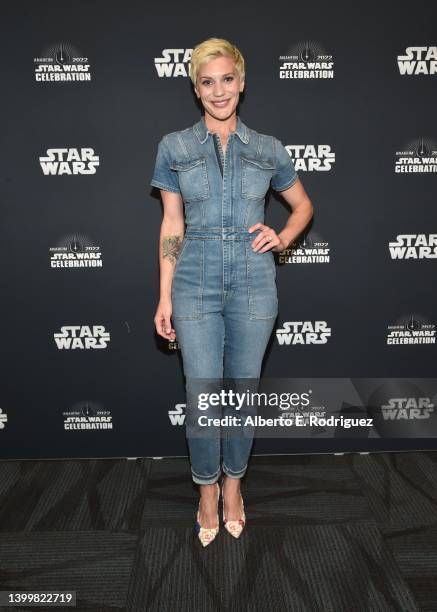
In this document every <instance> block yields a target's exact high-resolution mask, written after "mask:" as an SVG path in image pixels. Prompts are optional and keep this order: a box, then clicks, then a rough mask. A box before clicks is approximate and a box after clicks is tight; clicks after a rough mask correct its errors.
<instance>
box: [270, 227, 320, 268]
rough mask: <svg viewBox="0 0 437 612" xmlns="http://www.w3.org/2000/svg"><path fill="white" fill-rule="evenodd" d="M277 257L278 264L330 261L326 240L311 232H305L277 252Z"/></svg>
mask: <svg viewBox="0 0 437 612" xmlns="http://www.w3.org/2000/svg"><path fill="white" fill-rule="evenodd" d="M277 258H278V263H279V264H322V263H330V260H331V253H330V247H329V244H328V242H324V241H323V240H322V239H321V238H319V237H318V236H317V235H316V234H315V233H313V232H307V233H303V234H301V235H300V236H299V238H298V239H297V240H296V241H295V242H293V243H292V244H291V245H290V246H289V247H288V248H287V249H284V250H283V251H281V252H280V253H278V257H277Z"/></svg>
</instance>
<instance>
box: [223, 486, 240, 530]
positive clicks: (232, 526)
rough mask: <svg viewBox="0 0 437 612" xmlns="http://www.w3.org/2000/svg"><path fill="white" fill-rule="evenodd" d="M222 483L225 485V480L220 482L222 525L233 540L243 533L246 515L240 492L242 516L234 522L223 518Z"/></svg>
mask: <svg viewBox="0 0 437 612" xmlns="http://www.w3.org/2000/svg"><path fill="white" fill-rule="evenodd" d="M224 483H225V480H224V478H223V480H222V500H223V524H224V526H225V529H226V530H227V531H228V532H229V533H230V534H231V536H233V537H234V538H239V537H240V535H241V532H242V531H243V529H244V526H245V524H246V515H245V513H244V502H243V497H242V495H241V492H240V497H241V504H242V506H243V516H242V517H241V518H239V519H236V520H234V521H228V519H227V518H225V497H224Z"/></svg>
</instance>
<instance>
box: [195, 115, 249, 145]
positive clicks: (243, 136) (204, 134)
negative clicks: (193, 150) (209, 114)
mask: <svg viewBox="0 0 437 612" xmlns="http://www.w3.org/2000/svg"><path fill="white" fill-rule="evenodd" d="M193 129H194V131H195V133H196V136H197V138H198V139H199V142H200V144H203V143H204V142H205V140H206V139H207V138H208V134H212V132H210V131H209V130H208V128H207V127H206V123H205V116H204V115H202V117H201V118H200V120H199V121H198V122H197V123H195V124H194V126H193ZM235 134H238V136H239V137H240V140H241V141H242V142H244V144H247V143H248V142H249V130H248V129H247V126H246V125H244V123H243V122H242V121H241V119H240V117H239V116H238V115H237V129H236V130H235Z"/></svg>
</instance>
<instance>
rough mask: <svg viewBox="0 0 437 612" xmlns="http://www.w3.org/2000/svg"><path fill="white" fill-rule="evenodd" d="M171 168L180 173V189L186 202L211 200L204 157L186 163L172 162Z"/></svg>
mask: <svg viewBox="0 0 437 612" xmlns="http://www.w3.org/2000/svg"><path fill="white" fill-rule="evenodd" d="M170 168H171V169H172V170H175V171H176V172H177V173H178V177H179V187H180V190H181V193H182V198H183V200H184V202H196V201H198V200H206V199H207V198H209V180H208V172H207V168H206V160H205V158H204V157H199V158H198V159H193V160H190V161H184V162H175V161H174V162H171V163H170Z"/></svg>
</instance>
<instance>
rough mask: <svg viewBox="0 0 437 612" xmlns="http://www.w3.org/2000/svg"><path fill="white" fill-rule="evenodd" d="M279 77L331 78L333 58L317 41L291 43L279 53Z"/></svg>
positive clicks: (332, 74)
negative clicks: (283, 51) (289, 47)
mask: <svg viewBox="0 0 437 612" xmlns="http://www.w3.org/2000/svg"><path fill="white" fill-rule="evenodd" d="M279 60H280V61H281V62H282V63H281V65H280V66H279V78H280V79H333V78H334V59H333V56H332V55H331V54H328V53H326V51H325V50H324V49H322V46H321V45H320V43H318V42H317V41H304V42H299V43H297V44H295V45H293V47H292V49H290V51H289V52H287V53H286V54H285V55H280V56H279Z"/></svg>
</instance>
